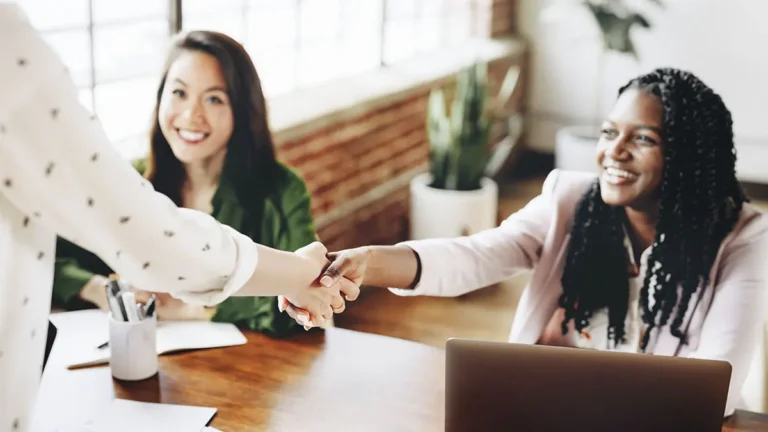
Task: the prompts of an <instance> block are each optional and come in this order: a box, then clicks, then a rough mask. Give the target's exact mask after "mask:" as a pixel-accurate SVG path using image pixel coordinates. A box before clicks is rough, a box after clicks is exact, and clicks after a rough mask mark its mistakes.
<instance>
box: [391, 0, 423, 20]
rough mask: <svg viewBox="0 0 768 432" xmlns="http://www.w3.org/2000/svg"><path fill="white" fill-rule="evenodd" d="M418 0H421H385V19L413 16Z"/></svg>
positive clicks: (400, 18) (414, 15)
mask: <svg viewBox="0 0 768 432" xmlns="http://www.w3.org/2000/svg"><path fill="white" fill-rule="evenodd" d="M419 1H423V0H418V1H417V0H387V4H386V5H387V12H386V14H385V16H386V18H387V21H389V20H407V19H413V18H415V17H416V10H417V5H418V3H419Z"/></svg>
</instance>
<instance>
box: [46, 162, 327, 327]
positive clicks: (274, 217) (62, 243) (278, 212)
mask: <svg viewBox="0 0 768 432" xmlns="http://www.w3.org/2000/svg"><path fill="white" fill-rule="evenodd" d="M134 165H135V166H136V168H137V169H138V170H139V172H141V173H143V172H144V161H138V162H137V163H136V164H134ZM280 167H281V168H282V169H281V170H280V173H281V175H278V176H277V178H276V179H275V181H276V182H277V183H278V184H277V185H276V186H277V188H276V190H278V191H279V193H278V195H277V197H278V199H274V200H267V201H266V202H265V204H264V206H263V212H262V215H261V218H258V219H257V218H252V217H248V215H247V214H246V212H245V210H244V208H243V207H242V206H241V205H240V204H239V202H238V199H237V196H236V194H235V189H234V187H232V185H231V184H229V183H227V181H225V180H223V179H222V181H221V183H220V184H219V188H218V190H217V191H216V193H215V195H214V197H213V199H212V200H211V204H212V205H213V213H212V214H211V216H213V217H214V218H216V220H218V221H219V222H221V223H222V224H225V225H229V226H230V227H232V228H234V229H236V230H238V231H239V232H241V233H243V234H245V235H247V236H249V237H251V238H252V239H254V241H258V242H259V243H260V244H262V245H265V246H269V247H272V248H275V249H280V250H285V251H295V250H296V249H299V248H301V247H303V246H306V245H308V244H309V243H312V242H313V241H314V240H315V226H314V220H313V219H312V214H311V211H310V195H309V192H308V191H307V187H306V185H305V184H304V181H303V180H302V179H301V177H299V175H298V174H297V173H296V172H295V171H293V170H292V169H290V168H288V167H287V166H284V165H280ZM259 219H260V220H261V223H260V225H259V226H258V227H256V226H255V225H256V224H257V221H258V220H259ZM112 273H114V272H113V271H112V270H111V269H110V268H109V267H108V266H107V265H106V264H105V263H104V262H103V261H101V260H100V259H99V258H98V257H97V256H96V255H94V254H92V253H90V252H88V251H86V250H84V249H82V248H80V247H78V246H75V245H74V244H72V243H70V242H68V241H66V240H64V239H62V238H58V240H57V244H56V267H55V273H54V279H53V298H52V304H53V306H55V307H61V308H64V309H67V310H76V309H85V308H90V307H93V305H92V304H90V303H88V302H86V301H84V300H82V299H81V298H80V297H79V293H80V291H81V290H82V288H83V286H85V284H86V283H87V282H88V281H89V280H90V279H91V277H93V276H94V274H99V275H102V276H108V275H109V274H112ZM212 320H213V321H218V322H230V323H234V324H236V325H238V326H239V327H244V328H247V329H250V330H254V331H259V332H263V333H266V334H268V335H270V336H273V337H283V336H287V335H289V334H292V333H293V332H295V331H298V330H300V329H301V326H299V325H298V324H297V323H296V322H295V321H294V320H293V319H291V318H290V317H289V316H288V314H285V313H280V312H279V311H278V309H277V298H276V297H231V298H229V299H227V300H225V301H224V302H222V303H220V304H219V305H217V306H216V313H215V314H214V316H213V318H212Z"/></svg>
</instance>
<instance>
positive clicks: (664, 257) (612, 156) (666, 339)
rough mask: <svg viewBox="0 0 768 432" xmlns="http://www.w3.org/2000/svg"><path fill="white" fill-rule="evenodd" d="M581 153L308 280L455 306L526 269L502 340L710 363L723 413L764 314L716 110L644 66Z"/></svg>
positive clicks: (752, 235) (763, 284)
mask: <svg viewBox="0 0 768 432" xmlns="http://www.w3.org/2000/svg"><path fill="white" fill-rule="evenodd" d="M596 159H597V163H598V165H599V168H600V169H599V174H598V175H594V174H588V173H574V172H567V171H558V170H555V171H553V172H552V173H551V174H550V175H549V176H548V177H547V179H546V180H545V182H544V187H543V192H542V194H541V195H539V196H538V197H536V198H534V199H533V200H532V201H531V202H530V203H528V204H527V205H526V206H525V207H524V208H523V209H521V210H519V211H518V212H516V213H514V214H512V215H511V216H510V217H509V218H507V219H506V220H505V221H504V222H502V224H501V226H499V227H498V228H494V229H490V230H487V231H483V232H480V233H476V234H473V235H470V236H465V237H460V238H452V239H429V240H418V241H410V242H405V243H403V244H400V245H397V246H369V247H362V248H356V249H350V250H346V251H341V252H338V253H335V254H331V255H330V256H331V259H332V260H333V261H334V262H333V263H332V264H331V266H330V267H329V268H328V269H327V270H326V273H325V276H324V277H323V278H321V283H323V284H325V285H330V284H333V283H335V282H336V281H338V280H339V279H340V278H341V277H346V278H348V279H349V280H352V281H353V282H354V283H356V284H366V285H372V286H381V287H390V289H391V290H392V291H393V292H394V293H396V294H399V295H433V296H459V295H462V294H464V293H467V292H469V291H473V290H476V289H478V288H481V287H485V286H488V285H491V284H494V283H497V282H500V281H502V280H504V279H506V278H509V277H510V276H512V275H514V274H515V273H516V272H517V271H519V270H521V269H533V274H532V276H531V279H530V281H529V283H528V286H527V287H526V288H525V291H524V292H523V295H522V298H521V299H520V303H519V305H518V307H517V311H516V313H515V318H514V322H513V325H512V331H511V334H510V337H509V340H510V342H516V343H530V344H535V343H538V344H548V345H560V346H571V347H582V348H591V349H599V350H619V351H628V352H639V353H649V354H656V355H670V356H681V357H696V358H705V359H716V360H725V361H728V362H730V363H731V365H732V367H733V371H732V378H731V385H730V390H729V395H728V403H727V406H726V412H725V414H726V415H730V414H731V413H733V411H734V409H735V408H736V407H737V406H739V405H740V403H739V402H740V393H741V387H742V384H743V382H744V380H745V377H746V375H747V372H748V369H749V364H750V362H751V359H752V356H753V354H754V349H755V347H756V345H757V340H758V337H759V335H760V330H761V328H762V326H763V323H764V319H765V316H766V306H768V296H767V295H766V294H768V271H766V266H765V265H764V263H763V260H764V257H765V256H766V253H767V252H768V219H766V217H765V216H764V215H763V213H762V212H761V211H759V210H758V209H756V208H755V207H753V206H752V205H750V204H749V203H748V202H747V201H748V200H747V198H746V196H745V194H744V192H743V191H742V188H741V186H740V184H739V182H738V180H737V179H736V175H735V162H736V156H735V151H734V145H733V131H732V122H731V115H730V113H729V111H728V109H727V108H726V107H725V105H724V104H723V101H722V100H721V99H720V97H719V96H718V95H717V94H716V93H714V92H713V91H712V90H711V89H710V88H708V87H707V86H706V85H705V84H704V83H702V82H701V81H700V80H699V79H698V78H696V77H695V76H694V75H692V74H690V73H687V72H683V71H680V70H675V69H658V70H655V71H653V72H651V73H649V74H647V75H644V76H640V77H638V78H636V79H633V80H632V81H630V82H629V83H628V84H627V85H626V86H624V87H622V88H621V89H620V91H619V97H618V100H617V102H616V105H615V106H614V108H613V111H612V112H611V114H610V116H609V119H608V120H607V121H606V122H605V123H604V125H603V127H602V131H601V135H600V139H599V142H598V145H597V148H596ZM281 307H282V308H284V309H287V311H288V313H289V314H292V315H294V316H295V314H296V313H297V312H300V310H299V309H296V308H294V307H293V305H291V304H290V303H288V302H287V301H282V302H281Z"/></svg>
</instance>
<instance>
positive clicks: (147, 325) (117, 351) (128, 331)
mask: <svg viewBox="0 0 768 432" xmlns="http://www.w3.org/2000/svg"><path fill="white" fill-rule="evenodd" d="M156 317H157V315H153V316H151V317H149V318H145V319H143V320H140V321H117V320H115V319H114V317H112V314H109V349H110V357H109V367H110V369H112V376H113V377H115V378H117V379H119V380H124V381H140V380H144V379H147V378H149V377H151V376H153V375H155V374H156V373H157V318H156Z"/></svg>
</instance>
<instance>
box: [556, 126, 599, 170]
mask: <svg viewBox="0 0 768 432" xmlns="http://www.w3.org/2000/svg"><path fill="white" fill-rule="evenodd" d="M556 140H557V142H556V143H555V167H556V168H559V169H563V170H572V171H587V172H595V173H596V172H597V161H596V159H595V148H596V146H597V140H598V136H597V133H596V132H595V129H594V128H592V127H588V126H568V127H564V128H561V129H560V130H558V131H557V139H556Z"/></svg>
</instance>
